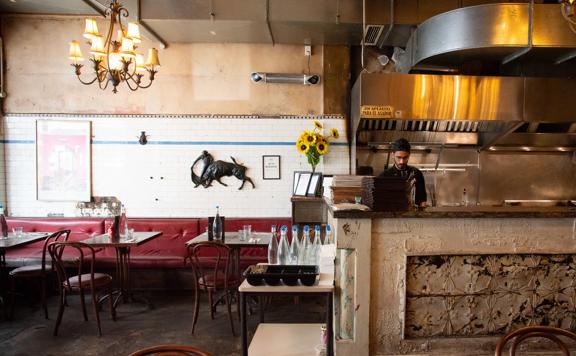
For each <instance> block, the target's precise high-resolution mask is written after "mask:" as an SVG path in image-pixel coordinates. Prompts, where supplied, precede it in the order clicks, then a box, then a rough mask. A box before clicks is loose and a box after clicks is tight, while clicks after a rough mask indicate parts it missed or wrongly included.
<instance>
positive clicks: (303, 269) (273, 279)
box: [244, 265, 318, 286]
mask: <svg viewBox="0 0 576 356" xmlns="http://www.w3.org/2000/svg"><path fill="white" fill-rule="evenodd" d="M316 276H318V266H312V265H252V266H249V267H248V268H247V269H246V271H244V277H245V278H246V280H247V281H248V284H250V285H252V286H260V285H262V284H263V283H266V284H268V285H271V286H277V285H279V284H280V281H282V283H284V284H285V285H287V286H295V285H298V280H300V283H302V284H303V285H305V286H311V285H314V282H316Z"/></svg>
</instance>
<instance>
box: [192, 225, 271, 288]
mask: <svg viewBox="0 0 576 356" xmlns="http://www.w3.org/2000/svg"><path fill="white" fill-rule="evenodd" d="M270 235H271V233H269V232H253V233H252V234H251V235H250V237H249V238H247V239H246V240H244V241H241V240H240V238H239V237H238V232H226V233H225V234H224V236H225V238H224V244H226V245H227V246H228V247H230V250H231V252H232V258H233V259H234V269H235V270H236V273H237V275H238V278H239V279H238V280H239V281H241V280H242V275H241V274H242V271H241V270H240V249H241V248H243V247H258V248H268V244H269V243H270ZM206 241H208V232H205V233H203V234H200V235H198V236H196V237H195V238H193V239H192V240H188V241H186V246H191V245H193V244H195V243H199V242H206ZM214 241H220V240H214Z"/></svg>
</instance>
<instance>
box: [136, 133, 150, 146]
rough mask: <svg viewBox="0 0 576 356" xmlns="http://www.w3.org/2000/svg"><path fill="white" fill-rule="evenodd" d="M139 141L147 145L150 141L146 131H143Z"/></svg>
mask: <svg viewBox="0 0 576 356" xmlns="http://www.w3.org/2000/svg"><path fill="white" fill-rule="evenodd" d="M138 143H140V144H141V145H145V144H147V143H148V138H146V131H142V133H141V134H140V137H139V138H138Z"/></svg>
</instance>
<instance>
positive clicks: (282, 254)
mask: <svg viewBox="0 0 576 356" xmlns="http://www.w3.org/2000/svg"><path fill="white" fill-rule="evenodd" d="M287 230H288V229H287V228H286V225H282V227H281V228H280V244H279V245H278V264H280V265H287V264H289V262H290V246H289V245H288V237H287V236H286V235H287Z"/></svg>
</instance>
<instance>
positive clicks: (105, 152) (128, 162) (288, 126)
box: [0, 114, 349, 217]
mask: <svg viewBox="0 0 576 356" xmlns="http://www.w3.org/2000/svg"><path fill="white" fill-rule="evenodd" d="M36 120H88V121H91V122H92V135H93V137H92V140H93V143H92V195H93V196H116V197H118V198H119V199H120V200H122V201H123V202H124V203H125V204H126V207H127V209H128V214H129V215H130V216H135V217H136V216H138V217H201V216H207V215H208V214H210V213H213V211H214V207H215V206H216V205H220V206H221V213H222V214H223V215H225V216H229V217H274V216H290V214H291V205H290V196H291V194H292V172H293V171H295V170H310V166H309V165H308V163H307V161H306V157H305V156H303V155H301V154H299V153H298V152H297V151H296V148H295V144H294V142H295V140H296V138H297V137H298V135H299V134H300V131H301V130H303V129H312V127H313V123H312V120H311V118H310V117H288V118H247V117H236V118H235V117H225V118H208V117H192V116H181V117H174V116H172V117H170V116H143V115H141V116H90V115H86V116H83V115H41V114H9V115H6V117H5V126H4V131H5V140H4V141H2V142H3V145H2V146H4V147H3V148H4V149H5V150H6V179H7V201H8V209H9V211H8V213H9V215H11V216H46V215H48V214H50V213H52V214H64V216H79V211H77V209H76V202H43V201H37V200H36V144H35V127H36V125H35V122H36ZM321 121H322V122H323V123H324V125H325V127H326V128H328V129H330V128H332V127H336V128H338V130H339V131H340V132H341V136H340V139H338V140H336V141H332V142H337V143H338V144H337V145H332V146H331V148H330V149H331V151H330V152H329V153H328V154H327V156H326V157H325V158H323V163H321V164H320V165H319V166H318V168H317V170H318V171H320V172H324V173H325V174H346V173H348V171H349V168H348V167H349V155H348V146H347V143H346V135H345V120H344V119H342V118H326V119H322V120H321ZM141 131H146V133H147V134H148V135H149V137H148V140H149V143H148V145H146V146H142V145H139V144H138V143H137V141H138V136H139V134H140V132H141ZM203 142H208V143H203ZM1 149H2V147H0V150H1ZM202 150H207V151H208V152H210V153H211V154H212V155H213V156H214V158H215V159H216V160H219V159H220V160H226V161H230V156H234V157H235V158H236V160H237V161H238V162H239V163H242V164H244V165H245V166H246V167H248V171H247V175H248V176H249V177H251V178H252V180H253V181H254V183H255V185H256V189H252V187H251V186H250V185H245V186H244V189H243V190H237V188H238V187H239V186H240V181H239V180H237V179H236V178H233V177H227V178H224V179H223V181H224V182H225V183H227V184H229V186H228V187H224V186H221V185H219V184H218V183H215V185H214V186H212V187H210V188H208V189H205V188H202V187H198V188H194V185H193V184H192V182H191V179H190V166H191V165H192V163H193V162H194V160H195V159H196V158H197V157H198V156H199V155H200V154H201V152H202ZM262 155H280V156H281V179H280V180H263V179H262ZM197 172H199V170H198V171H197ZM151 177H152V178H151ZM161 177H163V179H161ZM156 199H157V200H156Z"/></svg>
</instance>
